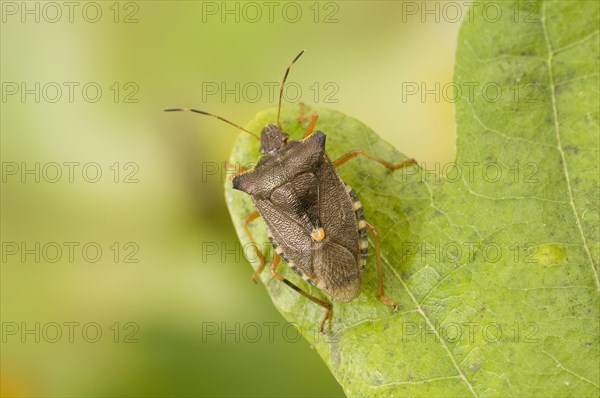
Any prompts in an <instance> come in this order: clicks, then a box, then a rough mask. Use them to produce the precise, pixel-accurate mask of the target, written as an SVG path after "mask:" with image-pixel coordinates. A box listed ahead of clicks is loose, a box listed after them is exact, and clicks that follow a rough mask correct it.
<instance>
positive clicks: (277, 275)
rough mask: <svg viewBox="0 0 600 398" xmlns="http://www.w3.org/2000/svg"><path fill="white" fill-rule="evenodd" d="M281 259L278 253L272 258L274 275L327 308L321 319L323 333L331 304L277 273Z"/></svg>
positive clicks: (320, 329) (271, 264)
mask: <svg viewBox="0 0 600 398" xmlns="http://www.w3.org/2000/svg"><path fill="white" fill-rule="evenodd" d="M279 260H280V257H279V255H278V254H277V253H275V255H274V256H273V258H272V259H271V263H270V264H269V269H270V270H271V274H273V276H274V277H275V278H277V279H279V280H280V281H281V282H283V283H285V284H286V285H288V286H289V287H291V288H292V289H294V290H295V291H296V292H298V293H300V294H301V295H303V296H304V297H306V298H307V299H309V300H311V301H312V302H313V303H317V304H319V305H320V306H321V307H323V308H325V315H324V316H323V319H322V320H321V325H320V326H319V331H321V333H323V329H324V327H325V322H327V320H328V319H329V315H331V304H330V303H328V302H326V301H323V300H321V299H319V298H317V297H315V296H312V295H310V294H308V293H307V292H305V291H304V290H302V289H300V288H299V287H298V286H296V285H294V284H293V283H292V282H290V281H289V280H287V279H285V278H284V277H283V276H281V275H280V274H278V273H277V265H279Z"/></svg>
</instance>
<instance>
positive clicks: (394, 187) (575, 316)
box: [225, 1, 600, 396]
mask: <svg viewBox="0 0 600 398" xmlns="http://www.w3.org/2000/svg"><path fill="white" fill-rule="evenodd" d="M490 4H492V6H493V7H494V8H497V9H499V10H500V17H499V19H498V20H497V21H495V22H492V20H491V17H490V16H494V15H493V14H492V13H491V11H490V7H492V6H490ZM486 9H487V12H488V14H485V13H484V10H486ZM486 15H487V17H484V16H486ZM598 16H599V9H598V3H597V2H591V1H580V2H564V1H551V2H506V3H503V2H493V3H492V2H476V5H475V6H473V7H472V9H471V11H470V14H469V17H467V19H466V21H465V22H464V23H463V26H462V28H461V32H460V35H459V38H458V41H459V42H458V49H457V56H456V59H457V64H456V68H455V88H456V89H457V90H456V91H455V95H456V97H455V98H456V99H457V102H456V124H457V129H458V132H457V135H458V142H457V159H456V162H455V163H453V164H450V165H440V168H439V170H440V171H443V172H444V174H445V177H439V176H438V175H437V174H436V173H435V172H432V171H426V170H423V169H419V168H417V167H411V168H407V169H404V170H398V171H395V172H393V173H391V172H389V171H387V170H386V169H385V168H384V167H383V166H381V165H380V164H378V163H376V162H373V161H371V160H369V159H367V158H362V157H357V158H355V159H353V160H351V161H349V162H348V163H346V164H344V165H342V166H341V167H340V168H339V170H338V172H339V174H340V176H341V177H342V179H343V180H344V181H345V182H346V183H348V184H349V185H350V186H352V187H353V189H354V190H355V192H356V193H357V195H358V196H359V198H360V200H361V202H362V204H363V207H364V209H365V215H366V218H367V220H368V221H369V222H371V223H373V224H374V225H375V226H376V227H377V228H378V230H379V232H380V234H381V238H382V240H381V244H382V257H383V261H384V274H385V291H386V294H387V295H388V296H389V297H391V298H392V299H394V300H395V301H396V302H397V303H398V304H399V305H400V307H399V310H398V312H397V313H395V314H394V313H392V312H391V310H390V308H389V307H388V306H386V305H385V304H383V303H381V302H380V301H379V300H378V298H377V295H376V281H377V275H376V263H375V257H374V250H373V241H372V239H370V247H369V258H368V262H367V267H366V269H365V271H364V272H363V278H362V283H363V290H362V294H361V295H360V296H359V297H358V298H356V299H355V300H353V301H352V302H350V303H335V305H334V308H333V312H332V319H331V325H330V328H329V329H328V333H327V334H325V335H322V334H319V333H318V332H317V330H318V322H319V321H320V319H321V317H322V315H323V309H322V308H321V307H319V306H317V305H316V304H314V303H312V302H310V301H308V300H306V299H305V298H304V297H301V296H300V295H298V294H297V293H296V292H294V291H292V290H291V289H289V288H288V287H287V286H285V285H283V284H282V283H280V282H278V281H276V280H274V279H273V278H272V277H271V275H270V273H269V271H268V266H267V269H266V270H265V272H263V274H262V275H261V279H262V281H263V282H264V283H265V285H266V287H267V289H268V291H269V294H270V295H271V297H272V299H273V302H274V303H275V305H276V307H277V308H278V309H279V311H280V312H281V313H282V314H283V315H284V317H285V318H286V319H288V320H289V321H290V322H293V323H294V324H295V325H297V326H298V328H299V330H300V332H301V333H302V335H303V336H304V337H305V338H306V339H307V340H308V341H309V342H310V344H312V345H313V346H314V347H315V348H316V350H317V351H318V352H319V354H320V355H321V357H322V358H323V360H324V361H325V362H326V363H327V365H328V366H329V368H330V369H331V371H332V372H333V374H334V375H335V377H336V378H337V380H338V381H339V382H340V384H341V385H342V386H343V388H344V390H345V392H346V393H347V394H348V395H349V396H598V395H599V394H600V373H599V372H600V368H599V363H600V347H599V335H600V331H599V326H598V325H599V304H600V300H599V297H600V294H599V291H600V282H599V265H598V264H599V258H600V243H599V241H600V239H599V224H600V216H599V208H600V203H599V197H600V181H599V174H598V164H599V163H598V162H599V144H598V143H599V130H598V126H599V121H598V119H599V117H598V116H599V114H598V110H599V105H600V104H599V92H598V87H599V85H598V59H599V54H600V51H599V38H598V26H599V23H598V22H599V19H598ZM494 18H495V17H494ZM314 110H315V111H317V112H318V114H319V116H320V117H319V121H318V124H317V129H319V130H321V131H324V132H325V133H326V134H327V151H328V153H329V155H330V158H331V159H335V158H337V157H338V156H341V155H342V154H344V153H346V152H348V151H350V150H352V149H355V148H362V149H365V150H367V151H369V152H371V153H373V154H376V155H377V156H380V157H382V158H384V159H387V160H393V161H397V160H402V159H405V158H406V156H404V155H402V154H400V153H399V152H398V151H397V150H395V149H394V148H393V147H391V146H390V145H389V144H387V143H386V142H384V141H382V140H381V139H380V138H379V137H378V136H377V135H376V134H375V133H374V132H373V131H371V130H370V129H369V128H368V127H367V126H365V125H364V124H362V123H361V122H359V121H357V120H355V119H353V118H351V117H349V116H346V115H344V114H342V113H339V112H335V111H331V110H326V109H314ZM296 113H297V107H295V106H285V107H284V108H283V110H282V126H283V128H284V130H285V131H287V132H288V133H290V135H291V137H292V138H295V139H299V138H300V137H301V135H302V131H303V128H302V125H301V124H300V123H299V122H297V121H296V120H295V116H296ZM276 115H277V110H276V109H270V110H266V111H263V112H261V113H259V114H258V115H257V116H256V117H255V118H254V119H253V120H252V121H251V122H250V123H249V124H248V125H247V126H246V128H248V129H250V130H251V131H254V132H257V133H260V130H261V129H262V127H263V126H264V125H265V124H267V123H274V121H275V120H276ZM258 147H259V145H258V142H257V141H256V140H255V139H254V138H252V137H251V136H249V135H247V134H243V133H242V134H240V136H239V138H238V140H237V142H236V144H235V146H234V149H233V151H232V155H231V158H230V162H232V163H240V164H254V163H256V161H257V159H258ZM225 193H226V200H227V205H228V207H229V210H230V213H231V215H232V218H233V222H234V225H235V227H236V229H237V231H238V234H239V236H240V240H241V241H242V243H244V244H247V243H248V239H247V236H246V235H245V233H244V231H243V230H242V228H241V223H242V220H243V219H244V217H245V216H246V215H247V214H248V213H250V212H251V211H252V210H254V208H253V205H252V202H251V200H250V198H249V197H248V196H247V195H246V194H244V193H242V192H239V191H235V190H233V189H232V187H231V181H230V180H227V181H226V183H225ZM251 231H252V233H253V235H254V236H255V237H256V239H257V241H258V242H260V243H261V246H262V247H263V248H264V249H268V248H269V247H270V246H269V245H268V240H267V238H266V233H265V229H264V224H263V223H262V221H261V220H260V219H259V220H257V221H254V222H253V223H252V224H251ZM265 251H267V252H268V250H265ZM246 252H247V253H248V254H249V255H250V257H251V258H250V259H251V260H252V262H253V265H254V266H256V264H257V261H256V260H257V259H256V258H253V256H251V254H252V251H251V250H246ZM269 257H270V254H267V261H268V258H269ZM279 271H280V272H281V273H282V274H283V275H285V276H286V277H287V278H289V279H290V280H292V281H293V282H294V283H296V284H297V285H298V286H300V287H302V288H303V289H305V290H307V291H309V292H310V293H311V294H313V295H316V296H318V297H322V298H326V296H325V295H324V294H323V293H322V292H320V291H319V290H318V289H316V288H314V287H312V286H309V285H308V284H306V283H305V282H304V281H302V279H301V278H299V277H298V276H296V275H295V274H294V273H293V272H291V271H290V270H289V269H288V268H287V266H285V265H280V267H279ZM249 274H250V273H249Z"/></svg>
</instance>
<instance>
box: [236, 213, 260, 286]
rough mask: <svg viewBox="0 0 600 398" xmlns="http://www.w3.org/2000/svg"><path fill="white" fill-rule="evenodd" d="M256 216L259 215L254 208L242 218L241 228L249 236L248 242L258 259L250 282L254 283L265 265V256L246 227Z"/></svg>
mask: <svg viewBox="0 0 600 398" xmlns="http://www.w3.org/2000/svg"><path fill="white" fill-rule="evenodd" d="M258 217H260V213H259V212H258V210H254V211H253V212H252V213H250V214H248V215H247V216H246V218H244V221H242V228H244V231H246V234H247V235H248V237H249V238H250V242H251V243H252V246H253V247H254V249H255V250H256V256H257V257H258V261H259V263H258V267H256V270H255V271H254V273H253V274H252V282H254V283H256V278H257V277H258V275H259V274H260V272H261V271H262V270H263V268H264V267H265V256H263V254H262V252H261V251H260V247H259V246H258V244H257V243H256V241H255V240H254V238H253V237H252V234H251V233H250V230H249V229H248V224H249V223H250V222H252V221H254V220H256V219H257V218H258Z"/></svg>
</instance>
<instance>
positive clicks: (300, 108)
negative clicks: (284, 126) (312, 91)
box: [296, 101, 319, 138]
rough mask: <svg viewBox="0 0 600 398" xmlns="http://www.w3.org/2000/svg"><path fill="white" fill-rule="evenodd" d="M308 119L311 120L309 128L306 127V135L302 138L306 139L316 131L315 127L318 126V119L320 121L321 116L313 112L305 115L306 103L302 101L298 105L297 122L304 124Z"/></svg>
mask: <svg viewBox="0 0 600 398" xmlns="http://www.w3.org/2000/svg"><path fill="white" fill-rule="evenodd" d="M306 119H310V122H309V123H308V126H306V130H304V135H303V136H302V138H306V137H308V136H309V135H311V134H312V132H313V130H314V129H315V126H316V125H317V119H319V115H318V114H317V112H311V113H309V114H306V115H305V114H304V102H302V101H300V102H299V103H298V117H297V118H296V120H298V121H299V122H302V121H304V120H306Z"/></svg>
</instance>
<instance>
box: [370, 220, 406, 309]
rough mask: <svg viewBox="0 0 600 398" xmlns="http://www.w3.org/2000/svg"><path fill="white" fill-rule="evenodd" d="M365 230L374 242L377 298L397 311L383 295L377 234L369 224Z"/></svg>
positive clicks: (393, 303)
mask: <svg viewBox="0 0 600 398" xmlns="http://www.w3.org/2000/svg"><path fill="white" fill-rule="evenodd" d="M367 228H368V229H369V231H371V233H372V234H373V239H374V240H375V256H376V257H377V297H379V299H380V300H381V301H383V302H384V303H386V304H387V305H389V306H390V307H392V308H393V309H394V312H396V310H397V309H398V304H396V302H395V301H394V300H392V299H390V298H388V297H387V296H385V295H384V294H383V267H382V265H381V253H380V252H379V233H378V232H377V230H376V229H375V226H373V225H372V224H370V223H367Z"/></svg>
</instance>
